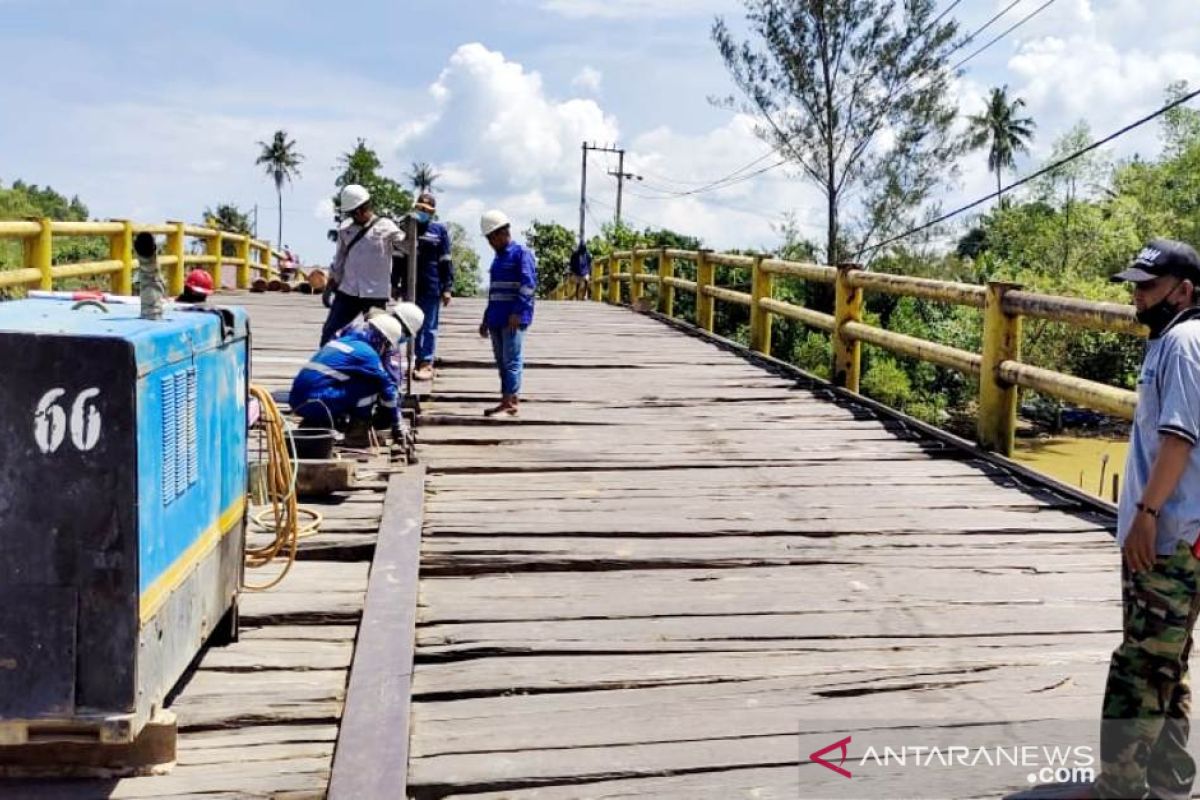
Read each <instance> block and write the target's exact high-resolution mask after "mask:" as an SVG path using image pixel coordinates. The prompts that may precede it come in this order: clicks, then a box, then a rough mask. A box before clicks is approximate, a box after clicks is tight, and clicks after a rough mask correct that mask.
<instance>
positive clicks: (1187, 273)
mask: <svg viewBox="0 0 1200 800" xmlns="http://www.w3.org/2000/svg"><path fill="white" fill-rule="evenodd" d="M1113 280H1114V281H1128V282H1130V283H1132V284H1133V305H1134V308H1136V309H1137V318H1138V321H1139V322H1141V323H1142V324H1144V325H1145V326H1146V327H1147V328H1149V329H1150V340H1149V342H1147V344H1146V355H1145V358H1144V360H1143V361H1142V367H1141V371H1140V372H1139V374H1138V386H1137V388H1138V403H1137V413H1136V415H1135V417H1134V422H1133V428H1132V432H1131V435H1130V444H1129V455H1128V457H1127V458H1126V461H1125V481H1124V486H1123V487H1122V492H1121V501H1120V505H1119V507H1118V511H1117V543H1118V545H1119V546H1120V547H1121V553H1122V564H1121V599H1122V607H1123V609H1124V614H1123V620H1124V633H1123V635H1122V639H1121V644H1120V645H1119V646H1118V647H1117V649H1116V650H1114V651H1113V655H1112V660H1111V662H1110V664H1109V671H1108V683H1107V685H1106V687H1105V692H1104V707H1103V721H1102V723H1101V731H1100V761H1101V770H1100V776H1099V778H1098V780H1097V781H1096V784H1095V785H1094V786H1093V787H1092V788H1091V796H1092V797H1156V798H1176V797H1191V790H1192V783H1193V781H1194V780H1195V777H1196V764H1195V762H1194V761H1193V759H1192V757H1191V756H1190V755H1189V754H1188V751H1187V740H1188V728H1189V722H1188V715H1189V713H1190V711H1191V690H1190V688H1189V685H1188V684H1189V682H1188V655H1189V654H1190V652H1191V649H1192V629H1193V628H1194V626H1195V624H1196V616H1197V614H1198V613H1200V558H1198V554H1200V547H1198V546H1197V543H1196V540H1197V534H1198V533H1200V448H1197V447H1195V445H1196V442H1197V440H1200V323H1198V322H1197V321H1196V320H1197V319H1198V318H1200V308H1198V307H1197V306H1196V303H1197V301H1198V299H1200V298H1198V292H1200V290H1198V288H1197V287H1200V256H1197V254H1196V251H1195V250H1194V249H1192V248H1191V247H1189V246H1188V245H1186V244H1184V243H1182V242H1176V241H1172V240H1170V239H1155V240H1153V241H1151V242H1150V243H1149V244H1147V245H1146V246H1145V247H1144V248H1143V249H1142V251H1141V252H1140V253H1138V254H1137V256H1136V257H1135V258H1134V260H1133V263H1132V264H1130V265H1129V267H1128V268H1127V269H1126V270H1124V271H1123V272H1119V273H1117V274H1116V275H1114V276H1113Z"/></svg>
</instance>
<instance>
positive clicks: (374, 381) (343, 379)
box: [288, 313, 415, 446]
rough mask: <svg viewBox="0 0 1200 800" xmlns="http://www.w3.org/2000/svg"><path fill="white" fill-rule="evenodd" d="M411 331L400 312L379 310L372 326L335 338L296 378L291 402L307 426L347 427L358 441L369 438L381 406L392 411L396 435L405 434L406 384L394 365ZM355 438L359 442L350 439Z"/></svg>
mask: <svg viewBox="0 0 1200 800" xmlns="http://www.w3.org/2000/svg"><path fill="white" fill-rule="evenodd" d="M414 333H415V331H410V330H409V331H406V330H405V326H404V325H403V324H402V323H401V322H400V320H399V319H397V318H396V317H395V316H393V315H391V314H387V313H379V314H373V315H372V316H371V318H370V319H369V320H368V321H367V323H366V325H364V326H363V327H362V328H360V329H358V330H352V331H351V332H349V333H347V334H346V335H345V336H341V337H339V338H337V339H333V340H331V341H330V342H329V343H328V344H326V345H325V346H324V347H322V348H321V349H320V350H318V351H317V353H316V354H315V355H314V356H313V357H312V359H311V360H310V361H309V362H308V363H307V364H305V365H304V366H303V367H302V368H301V370H300V373H299V374H298V375H297V376H296V379H295V380H294V381H293V382H292V391H291V394H290V395H289V396H288V403H289V405H291V407H292V411H293V413H295V414H298V415H299V416H300V418H301V419H302V420H303V425H305V426H306V427H328V426H329V425H330V424H331V423H332V425H333V427H334V428H336V429H338V430H347V431H348V433H349V436H348V443H349V444H351V445H352V446H353V445H354V444H358V443H360V442H361V440H362V439H365V437H366V435H367V431H368V430H369V428H370V423H371V418H372V416H374V414H375V409H376V407H379V408H380V409H382V410H383V412H384V413H385V414H387V415H388V416H390V418H391V422H392V434H393V438H397V437H399V436H401V435H402V430H401V424H400V420H401V416H400V407H399V406H400V402H399V401H400V383H399V381H398V380H397V379H396V377H395V376H394V375H393V374H392V372H391V370H389V368H388V363H389V362H390V361H391V357H392V354H393V353H395V352H397V351H398V348H399V346H400V343H401V341H403V340H404V338H405V336H412V335H413V334H414ZM351 439H353V440H354V441H350V440H351Z"/></svg>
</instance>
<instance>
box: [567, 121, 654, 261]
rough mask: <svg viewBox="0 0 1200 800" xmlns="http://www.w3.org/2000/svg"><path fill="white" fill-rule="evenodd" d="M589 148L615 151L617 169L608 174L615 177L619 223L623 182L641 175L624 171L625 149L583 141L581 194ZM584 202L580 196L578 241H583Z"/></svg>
mask: <svg viewBox="0 0 1200 800" xmlns="http://www.w3.org/2000/svg"><path fill="white" fill-rule="evenodd" d="M589 150H590V151H594V152H597V153H616V154H617V171H616V172H611V171H610V172H609V173H608V174H609V175H612V176H613V177H615V178H616V179H617V224H620V222H621V195H622V192H623V189H624V182H625V181H626V180H639V181H640V180H641V179H642V176H641V175H633V174H632V173H629V172H626V171H625V150H624V149H622V148H620V147H617V146H616V145H596V144H588V143H587V142H584V143H583V179H582V180H581V181H580V184H581V186H582V187H583V191H581V195H582V194H583V193H584V192H586V190H587V154H588V151H589ZM585 204H586V198H585V197H583V196H581V197H580V198H579V241H581V242H582V241H583V237H584V235H585V234H584V230H583V215H584V205H585Z"/></svg>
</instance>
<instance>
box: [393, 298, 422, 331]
mask: <svg viewBox="0 0 1200 800" xmlns="http://www.w3.org/2000/svg"><path fill="white" fill-rule="evenodd" d="M392 316H393V317H395V318H396V319H398V320H400V324H401V325H403V326H404V330H406V331H407V332H408V335H409V336H416V335H417V331H419V330H421V326H422V325H424V324H425V312H424V311H422V310H421V307H420V306H419V305H417V304H416V303H397V304H396V307H395V308H393V309H392Z"/></svg>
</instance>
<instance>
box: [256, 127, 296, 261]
mask: <svg viewBox="0 0 1200 800" xmlns="http://www.w3.org/2000/svg"><path fill="white" fill-rule="evenodd" d="M258 146H259V147H260V148H262V149H261V150H260V151H259V153H258V159H257V160H256V161H255V162H254V163H255V164H256V165H258V166H261V167H263V168H264V170H265V171H266V173H267V174H268V175H270V176H271V177H272V178H274V179H275V194H276V196H277V197H278V198H279V239H278V240H277V241H276V242H275V245H276V246H277V247H279V248H280V249H282V248H283V182H284V181H288V182H289V183H290V182H291V181H292V179H293V178H298V177H300V162H301V161H303V160H304V156H302V155H300V153H298V152H297V151H296V140H295V139H289V138H288V135H287V131H282V130H281V131H275V137H274V138H273V139H271V142H270V143H269V144H268V143H267V142H262V141H260V142H259V143H258Z"/></svg>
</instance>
